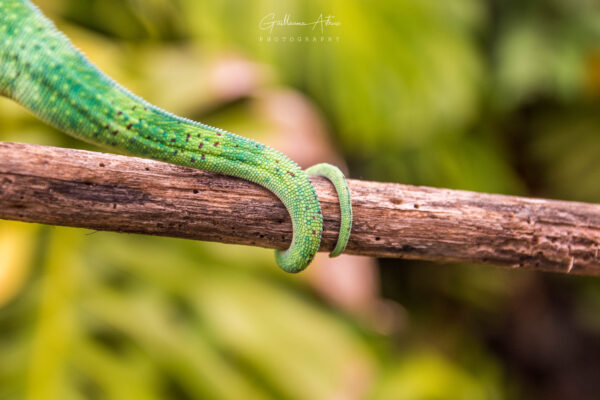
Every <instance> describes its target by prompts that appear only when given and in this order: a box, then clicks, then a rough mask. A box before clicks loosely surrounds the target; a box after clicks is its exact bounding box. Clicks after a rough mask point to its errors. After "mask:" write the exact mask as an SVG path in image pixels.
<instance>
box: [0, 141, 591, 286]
mask: <svg viewBox="0 0 600 400" xmlns="http://www.w3.org/2000/svg"><path fill="white" fill-rule="evenodd" d="M313 182H314V184H315V187H316V189H317V192H318V194H319V198H320V199H321V202H322V205H323V214H324V218H325V228H324V233H323V243H322V248H321V250H330V249H332V248H333V246H334V244H335V241H336V238H337V231H338V226H339V207H338V202H337V197H336V195H335V191H334V189H333V187H332V186H331V184H330V183H329V182H328V181H326V180H325V179H322V178H315V179H313ZM349 184H350V189H351V193H352V199H353V205H354V226H353V229H352V235H351V237H350V242H349V243H348V247H347V253H350V254H361V255H369V256H376V257H401V258H411V259H420V260H437V261H458V262H474V263H482V264H496V265H506V266H512V267H526V268H531V269H537V270H543V271H553V272H563V273H575V274H581V275H600V257H599V249H600V205H595V204H585V203H576V202H566V201H555V200H542V199H529V198H522V197H514V196H502V195H492V194H482V193H474V192H467V191H460V190H448V189H436V188H430V187H415V186H408V185H400V184H394V183H380V182H365V181H359V180H350V181H349ZM0 218H3V219H12V220H19V221H28V222H39V223H44V224H52V225H65V226H75V227H83V228H91V229H97V230H107V231H116V232H132V233H143V234H149V235H161V236H172V237H181V238H188V239H199V240H209V241H218V242H224V243H239V244H248V245H254V246H262V247H271V248H279V249H284V248H286V247H287V245H288V243H289V242H290V240H291V236H292V225H291V221H290V219H289V216H288V214H287V212H286V210H285V208H284V207H283V205H282V204H281V203H280V202H279V201H278V199H277V198H276V197H275V196H274V195H273V194H271V193H270V192H269V191H267V190H266V189H263V188H261V187H259V186H257V185H254V184H252V183H249V182H246V181H244V180H242V179H237V178H231V177H227V176H223V175H219V174H215V173H210V172H204V171H199V170H194V169H191V168H184V167H179V166H176V165H171V164H165V163H161V162H157V161H152V160H146V159H141V158H134V157H125V156H118V155H114V154H104V153H95V152H90V151H82V150H72V149H61V148H55V147H46V146H36V145H26V144H18V143H0Z"/></svg>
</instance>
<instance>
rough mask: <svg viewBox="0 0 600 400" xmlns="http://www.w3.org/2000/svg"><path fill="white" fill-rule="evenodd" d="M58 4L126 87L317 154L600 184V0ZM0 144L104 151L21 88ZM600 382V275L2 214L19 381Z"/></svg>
mask: <svg viewBox="0 0 600 400" xmlns="http://www.w3.org/2000/svg"><path fill="white" fill-rule="evenodd" d="M35 3H36V4H38V5H39V6H40V7H41V9H42V10H43V11H44V12H45V13H46V14H47V15H48V16H49V17H51V18H52V19H53V20H54V21H55V22H56V23H57V25H58V26H59V28H60V29H61V30H63V31H64V32H66V33H67V35H68V36H69V37H70V38H71V39H72V40H73V42H74V43H75V44H76V45H77V46H78V47H79V48H80V49H82V50H83V51H84V52H85V53H86V54H87V56H88V57H89V58H90V59H91V60H92V61H93V62H94V63H96V64H97V65H99V66H100V67H101V68H102V69H103V70H104V71H106V72H107V73H108V74H109V75H111V76H112V77H114V78H115V79H116V80H117V81H119V82H120V83H122V84H123V85H124V86H125V87H127V88H129V89H131V90H132V91H134V92H135V93H137V94H139V95H142V96H143V97H145V98H146V99H147V100H149V101H151V102H152V103H154V104H157V105H159V106H161V107H163V108H165V109H167V110H169V111H171V112H174V113H177V114H180V115H183V116H186V117H189V118H193V119H197V120H201V121H203V122H207V123H210V124H212V125H216V126H219V127H221V128H224V129H227V130H230V131H233V132H236V133H239V134H242V135H244V136H248V137H252V138H254V139H257V140H260V141H262V142H267V143H269V144H271V145H272V146H274V147H276V148H277V149H279V150H282V151H284V152H285V153H287V154H289V155H290V157H292V158H294V159H296V160H297V161H298V162H300V164H301V165H303V166H308V165H310V164H314V163H316V162H322V161H329V162H333V163H336V164H338V165H341V166H346V170H347V171H348V172H349V175H350V176H351V177H353V178H360V179H368V180H379V181H391V182H402V183H411V184H419V185H431V186H439V187H449V188H457V189H467V190H476V191H486V192H493V193H510V194H517V195H526V196H539V197H548V198H560V199H567V200H580V201H587V202H599V201H600V184H599V182H600V2H599V1H597V0H574V1H560V0H544V1H542V0H528V1H519V0H479V1H478V0H452V1H439V0H396V1H391V0H389V1H386V0H374V1H359V0H345V1H341V0H326V1H315V0H305V1H294V0H279V1H276V0H259V1H253V2H242V1H234V0H220V1H217V0H211V1H204V0H203V1H200V0H38V1H36V2H35ZM286 15H287V17H286ZM319 16H322V17H323V18H327V17H331V18H330V19H329V21H331V22H334V23H332V24H330V25H326V24H322V25H321V24H313V25H307V26H297V25H296V26H294V24H286V23H285V21H287V22H294V21H304V22H308V23H312V22H316V21H319ZM265 18H266V19H265ZM269 21H271V22H274V21H282V24H275V25H273V27H272V28H273V29H272V30H270V29H261V23H262V24H263V26H262V27H263V28H264V27H265V26H264V24H265V22H267V24H268V22H269ZM0 140H3V141H19V142H28V143H38V144H46V145H53V146H62V147H74V148H75V147H76V148H88V149H94V150H99V151H100V150H101V149H97V148H94V147H92V146H90V145H85V144H82V143H80V142H78V141H76V140H75V139H72V138H70V137H68V136H66V135H64V134H62V133H60V132H57V131H55V130H53V129H52V128H49V127H48V126H46V125H44V124H43V123H41V122H40V121H38V120H37V119H35V118H34V117H33V116H32V115H31V114H29V113H28V112H27V111H25V110H24V109H22V108H21V107H19V106H18V105H16V104H14V103H12V102H10V101H8V100H6V99H0ZM598 393H600V282H598V280H597V279H591V278H580V277H566V276H558V275H549V274H541V273H531V272H526V271H509V270H505V269H501V268H493V267H483V266H474V265H456V264H453V265H440V264H435V263H426V262H415V261H402V260H373V259H370V258H364V257H350V256H342V257H340V258H339V259H334V260H330V259H328V258H327V257H326V256H325V257H323V256H321V257H319V258H318V260H317V261H316V262H315V264H314V265H312V266H311V267H310V268H309V269H308V270H307V271H306V272H305V273H302V274H300V275H295V276H289V275H286V274H284V273H283V272H280V271H279V270H278V269H277V267H276V265H275V263H274V260H273V255H272V252H271V251H270V250H265V249H257V248H250V247H241V246H231V245H222V244H215V243H198V242H192V241H185V240H174V239H166V238H154V237H143V236H136V235H124V234H115V233H106V232H92V231H87V230H81V229H70V228H60V227H49V226H40V225H35V224H24V223H17V222H9V221H0V400H7V399H64V400H70V399H128V400H129V399H176V400H178V399H244V400H245V399H249V400H250V399H330V400H345V399H385V400H387V399H390V400H391V399H398V400H404V399H410V400H412V399H417V400H419V399H423V400H437V399H465V400H466V399H491V400H493V399H534V400H535V399H551V400H559V399H595V398H597V397H598Z"/></svg>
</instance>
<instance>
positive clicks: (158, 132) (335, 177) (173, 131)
mask: <svg viewBox="0 0 600 400" xmlns="http://www.w3.org/2000/svg"><path fill="white" fill-rule="evenodd" d="M0 94H2V95H4V96H7V97H10V98H12V99H14V100H16V101H17V102H18V103H20V104H22V105H23V106H25V107H26V108H28V109H29V110H31V111H32V112H33V113H34V114H35V115H37V116H38V117H39V118H41V119H42V120H44V121H46V122H48V123H49V124H51V125H54V126H56V127H57V128H59V129H61V130H63V131H65V132H68V133H70V134H72V135H73V136H75V137H77V138H79V139H82V140H85V141H88V142H91V143H95V144H98V145H102V146H104V147H108V148H110V149H118V150H122V151H123V150H124V151H126V152H128V153H129V154H133V155H137V156H141V157H148V158H153V159H157V160H161V161H166V162H170V163H173V164H179V165H184V166H188V167H193V168H198V169H202V170H206V171H214V172H220V173H223V174H227V175H232V176H236V177H240V178H243V179H246V180H249V181H252V182H255V183H257V184H259V185H262V186H264V187H266V188H267V189H269V190H270V191H272V192H273V193H275V194H276V195H277V197H279V199H281V201H282V202H283V204H284V205H285V207H286V208H287V210H288V211H289V213H290V215H291V218H292V223H293V227H294V235H293V239H292V243H291V245H290V247H289V248H288V249H287V250H286V251H276V259H277V263H278V264H279V266H280V267H281V268H283V269H284V270H285V271H288V272H298V271H301V270H303V269H304V268H306V266H308V264H310V262H311V261H312V260H313V258H314V256H315V254H316V252H317V251H318V250H319V246H320V243H321V233H322V230H323V216H322V214H321V206H320V204H319V200H318V198H317V195H316V192H315V189H314V187H313V185H312V184H311V182H310V181H309V179H308V175H307V173H306V172H304V171H302V170H301V169H300V167H298V165H297V164H296V163H294V162H293V161H292V160H290V159H289V158H287V157H286V156H284V155H283V154H281V153H280V152H278V151H275V150H273V149H271V148H269V147H267V146H265V145H263V144H260V143H258V142H255V141H252V140H250V139H246V138H244V137H241V136H238V135H235V134H233V133H229V132H226V131H224V130H221V129H218V128H213V127H211V126H208V125H205V124H202V123H199V122H195V121H191V120H189V119H185V118H181V117H178V116H176V115H173V114H171V113H168V112H166V111H164V110H162V109H160V108H158V107H155V106H153V105H151V104H149V103H147V102H146V101H144V100H143V99H141V98H139V97H137V96H135V95H133V94H132V93H130V92H129V91H128V90H126V89H124V88H123V87H121V86H120V85H119V84H117V83H116V82H115V81H113V80H112V79H111V78H109V77H108V76H106V75H105V74H104V73H102V72H101V71H100V70H99V69H98V68H96V67H95V66H94V65H92V64H91V63H90V62H89V61H88V60H87V59H86V58H85V57H84V55H83V54H82V53H81V52H80V51H78V50H77V49H76V48H75V47H74V46H73V45H72V44H71V43H70V42H69V40H68V39H67V38H66V37H65V35H63V34H62V33H61V32H59V31H58V30H57V29H56V28H55V26H54V24H53V23H52V22H51V21H50V20H48V19H47V18H45V17H44V16H43V15H42V13H41V12H40V11H39V10H38V9H37V7H35V6H34V5H33V4H31V2H29V1H28V0H0ZM308 172H309V173H310V174H317V175H323V176H326V177H327V178H328V179H330V180H331V181H332V182H333V183H334V185H335V186H336V189H337V191H338V195H339V197H340V206H341V210H342V219H341V221H342V226H341V230H340V236H339V239H338V244H337V246H336V248H335V250H334V251H333V252H332V254H331V255H332V256H335V255H338V254H340V253H341V252H342V251H343V250H344V248H345V246H346V243H347V241H348V237H349V234H350V229H351V224H352V206H351V202H350V193H349V190H348V186H347V184H346V181H345V179H344V176H343V174H342V173H341V171H340V170H339V169H337V168H336V167H333V166H330V165H327V164H319V165H318V166H315V167H312V168H311V169H309V170H308Z"/></svg>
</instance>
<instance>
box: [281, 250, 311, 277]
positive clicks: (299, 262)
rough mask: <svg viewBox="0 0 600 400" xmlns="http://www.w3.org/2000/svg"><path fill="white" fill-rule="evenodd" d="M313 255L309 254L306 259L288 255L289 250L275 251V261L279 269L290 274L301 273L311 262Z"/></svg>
mask: <svg viewBox="0 0 600 400" xmlns="http://www.w3.org/2000/svg"><path fill="white" fill-rule="evenodd" d="M313 259H314V254H310V255H309V257H308V259H305V258H303V257H301V256H293V255H291V254H290V253H289V249H288V250H285V251H281V250H275V260H276V261H277V265H279V268H281V269H282V270H284V271H285V272H287V273H290V274H297V273H298V272H302V271H304V270H305V269H306V267H308V265H309V264H310V263H311V262H312V261H313Z"/></svg>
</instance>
